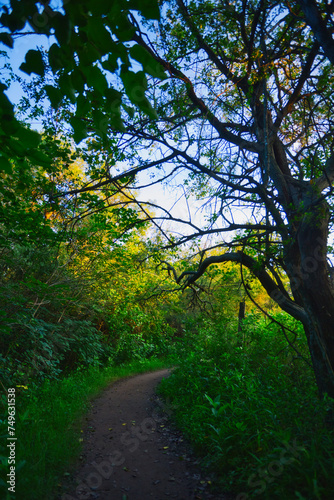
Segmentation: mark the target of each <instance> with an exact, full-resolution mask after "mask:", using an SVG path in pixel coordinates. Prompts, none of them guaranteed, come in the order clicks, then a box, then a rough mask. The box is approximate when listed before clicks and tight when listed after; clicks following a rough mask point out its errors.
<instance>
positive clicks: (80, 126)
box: [70, 116, 88, 144]
mask: <svg viewBox="0 0 334 500" xmlns="http://www.w3.org/2000/svg"><path fill="white" fill-rule="evenodd" d="M70 122H71V125H72V127H73V132H74V134H73V139H74V141H75V142H76V144H79V142H80V141H82V140H83V139H85V137H87V134H88V133H87V128H86V124H85V123H84V122H83V120H81V119H80V118H79V117H77V116H72V117H71V119H70Z"/></svg>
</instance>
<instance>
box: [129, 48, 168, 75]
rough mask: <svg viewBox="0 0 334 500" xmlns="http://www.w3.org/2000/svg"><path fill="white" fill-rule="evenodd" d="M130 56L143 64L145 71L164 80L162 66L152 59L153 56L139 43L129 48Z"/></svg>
mask: <svg viewBox="0 0 334 500" xmlns="http://www.w3.org/2000/svg"><path fill="white" fill-rule="evenodd" d="M130 56H131V57H133V59H136V61H138V62H140V64H141V65H142V66H143V69H144V71H145V73H148V74H149V75H151V76H153V77H154V78H160V80H165V79H166V78H167V76H166V74H165V71H164V68H163V66H162V65H161V64H160V63H159V62H158V61H156V60H155V59H154V57H153V56H152V55H151V54H150V53H149V52H148V51H147V50H146V49H144V47H141V46H140V45H134V46H133V47H131V48H130Z"/></svg>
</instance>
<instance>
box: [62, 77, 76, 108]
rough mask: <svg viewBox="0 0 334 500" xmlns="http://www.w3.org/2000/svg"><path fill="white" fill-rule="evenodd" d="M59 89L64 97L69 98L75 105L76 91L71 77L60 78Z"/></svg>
mask: <svg viewBox="0 0 334 500" xmlns="http://www.w3.org/2000/svg"><path fill="white" fill-rule="evenodd" d="M58 83H59V89H60V92H62V94H63V95H65V96H66V97H68V98H69V100H70V101H71V102H72V103H73V104H74V103H75V101H76V97H75V89H74V87H73V84H72V80H71V77H70V76H69V75H66V74H63V75H61V76H60V77H59V81H58Z"/></svg>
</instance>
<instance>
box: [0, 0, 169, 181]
mask: <svg viewBox="0 0 334 500" xmlns="http://www.w3.org/2000/svg"><path fill="white" fill-rule="evenodd" d="M133 11H136V14H137V16H138V17H139V16H143V17H144V18H147V19H159V9H158V5H157V3H156V2H147V1H142V0H141V1H137V0H131V1H127V2H124V1H118V2H115V1H113V2H103V1H98V2H91V1H89V0H85V1H84V2H82V1H80V2H79V1H76V0H71V2H67V1H65V0H64V1H63V2H62V3H58V5H57V4H56V5H50V4H49V2H47V3H45V4H44V3H40V2H37V1H35V0H29V1H24V2H17V1H10V2H8V5H2V8H1V17H0V25H1V28H2V30H3V31H2V32H1V33H0V42H1V43H2V44H4V46H6V47H7V48H9V50H10V49H12V48H13V46H14V43H15V38H16V37H17V36H20V35H22V34H23V35H24V34H25V35H26V33H27V32H28V33H29V32H30V33H31V32H32V33H34V34H35V35H44V36H46V37H49V38H50V40H52V43H51V46H50V49H49V50H48V53H47V64H48V65H49V66H50V67H51V69H52V72H53V74H54V75H55V76H56V78H57V84H56V86H54V85H53V84H49V83H47V82H45V85H44V89H45V92H46V93H47V96H48V98H49V100H50V103H51V106H52V107H53V108H54V109H57V108H58V107H59V106H60V104H61V102H62V100H63V99H64V98H65V99H67V100H68V101H69V102H71V103H72V104H73V105H74V106H75V108H76V113H75V115H74V116H73V117H72V119H71V125H72V127H73V130H74V138H75V141H76V142H80V141H81V140H82V139H83V138H84V137H86V136H87V135H88V129H87V122H86V121H85V120H86V117H87V116H90V117H91V118H92V120H93V122H94V131H95V132H96V133H97V135H98V136H99V137H100V138H101V139H104V138H105V136H106V131H107V129H108V126H109V125H111V126H112V128H113V129H115V130H119V129H122V128H123V125H122V118H121V106H122V92H120V91H119V90H118V87H119V85H117V82H113V78H112V76H113V75H118V77H119V79H120V81H121V82H123V85H124V88H125V92H126V93H127V95H128V98H129V99H130V100H131V102H132V105H134V106H135V107H139V109H141V110H143V112H145V113H147V114H148V115H150V116H155V113H154V110H153V109H152V107H151V105H150V103H149V101H148V100H147V99H146V97H145V90H146V87H147V80H146V76H145V73H149V74H150V75H153V76H155V77H158V78H165V74H164V71H163V69H162V67H161V66H160V64H159V63H157V62H156V61H155V60H154V59H153V58H152V57H151V56H150V54H149V53H148V52H147V51H146V50H145V49H143V48H142V47H140V46H136V45H134V44H131V47H129V45H128V43H127V42H129V41H130V40H132V37H133V34H134V32H135V18H134V17H133V15H132V22H130V20H129V14H130V12H133ZM133 61H136V62H137V63H139V64H141V65H142V67H143V70H142V71H137V72H135V71H132V68H131V67H132V62H133ZM20 69H21V71H23V72H25V73H26V74H28V75H31V74H36V75H39V76H40V77H43V76H44V74H45V71H46V61H45V59H44V58H43V53H42V51H41V50H40V49H35V48H31V49H29V50H28V51H27V53H26V54H25V60H24V61H23V62H22V64H21V66H20ZM114 80H117V79H116V76H114ZM6 90H7V86H6V84H5V83H4V82H3V83H0V116H1V120H0V122H1V132H0V135H1V137H2V138H3V142H2V143H1V157H0V167H1V169H2V170H5V171H6V172H7V173H9V172H10V171H11V160H12V159H15V160H19V161H20V162H21V164H22V165H23V166H25V167H26V166H27V157H29V159H30V161H31V160H33V161H34V163H35V164H37V165H43V166H47V165H48V164H49V159H48V157H47V156H46V155H45V154H43V152H42V151H41V150H40V149H39V148H38V145H39V142H40V137H39V134H38V133H36V132H35V131H33V130H30V129H29V128H28V127H26V126H25V125H23V124H21V123H20V122H19V121H18V120H17V119H16V117H15V112H14V106H13V104H12V103H11V102H10V100H9V99H8V97H7V96H6V94H5V91H6ZM104 108H105V109H108V113H105V112H103V111H102V110H103V109H104ZM126 109H128V110H129V112H131V110H130V108H126Z"/></svg>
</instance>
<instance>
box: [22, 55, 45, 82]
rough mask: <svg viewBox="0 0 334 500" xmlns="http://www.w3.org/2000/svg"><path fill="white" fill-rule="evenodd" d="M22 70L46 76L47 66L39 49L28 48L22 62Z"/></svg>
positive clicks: (29, 73)
mask: <svg viewBox="0 0 334 500" xmlns="http://www.w3.org/2000/svg"><path fill="white" fill-rule="evenodd" d="M20 70H21V71H24V72H25V73H27V74H28V75H31V73H36V75H39V76H44V71H45V68H44V62H43V58H42V54H41V52H40V51H39V50H28V52H27V53H26V58H25V62H24V63H22V64H21V66H20Z"/></svg>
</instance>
